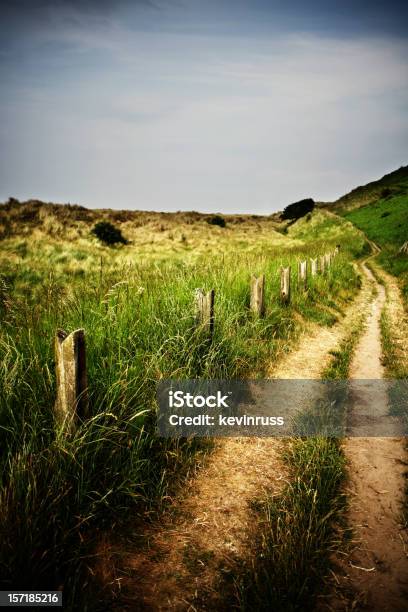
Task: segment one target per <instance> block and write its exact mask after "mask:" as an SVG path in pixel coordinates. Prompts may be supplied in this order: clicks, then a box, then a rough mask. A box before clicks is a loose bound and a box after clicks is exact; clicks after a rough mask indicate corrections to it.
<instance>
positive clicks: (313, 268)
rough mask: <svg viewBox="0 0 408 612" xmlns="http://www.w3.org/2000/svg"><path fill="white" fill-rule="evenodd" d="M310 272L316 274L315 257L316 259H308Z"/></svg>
mask: <svg viewBox="0 0 408 612" xmlns="http://www.w3.org/2000/svg"><path fill="white" fill-rule="evenodd" d="M310 273H311V275H312V276H316V274H317V257H316V259H311V260H310Z"/></svg>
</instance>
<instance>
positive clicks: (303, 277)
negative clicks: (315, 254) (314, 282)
mask: <svg viewBox="0 0 408 612" xmlns="http://www.w3.org/2000/svg"><path fill="white" fill-rule="evenodd" d="M298 281H299V285H300V286H301V287H302V289H306V286H307V262H306V260H305V261H299V263H298Z"/></svg>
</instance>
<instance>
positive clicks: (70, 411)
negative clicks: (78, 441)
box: [55, 329, 88, 430]
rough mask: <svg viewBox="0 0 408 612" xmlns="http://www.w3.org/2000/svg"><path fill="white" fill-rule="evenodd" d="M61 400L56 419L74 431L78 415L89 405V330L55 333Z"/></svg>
mask: <svg viewBox="0 0 408 612" xmlns="http://www.w3.org/2000/svg"><path fill="white" fill-rule="evenodd" d="M55 365H56V378H57V399H56V402H55V418H56V420H57V422H58V424H59V425H62V426H64V428H66V429H67V430H72V429H73V427H74V425H75V420H76V417H77V416H81V417H84V416H86V413H87V408H88V393H87V388H88V380H87V373H86V350H85V331H84V330H83V329H77V330H76V331H73V332H72V333H71V334H67V333H66V332H65V331H63V330H61V329H60V330H58V331H57V333H56V336H55Z"/></svg>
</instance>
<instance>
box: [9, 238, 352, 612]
mask: <svg viewBox="0 0 408 612" xmlns="http://www.w3.org/2000/svg"><path fill="white" fill-rule="evenodd" d="M10 244H11V243H8V244H7V245H6V246H7V248H8V249H9V250H10V248H11V247H10ZM345 244H346V249H345V251H344V253H343V254H342V255H341V256H339V258H338V259H337V260H336V262H335V263H334V265H333V267H332V269H331V270H330V272H329V273H328V274H327V275H326V276H324V277H322V276H318V277H316V278H315V279H313V280H311V281H310V288H309V290H308V291H307V292H304V291H302V290H301V289H300V288H297V286H296V281H295V282H294V287H293V300H292V304H291V305H290V306H288V307H286V306H282V305H281V304H280V302H279V298H278V287H279V267H280V265H282V264H285V265H287V264H290V265H292V269H293V271H294V272H295V270H296V266H297V261H298V259H299V258H301V257H302V258H303V257H305V256H308V257H309V256H314V255H315V254H317V253H318V252H322V248H324V247H326V246H330V247H331V248H332V247H333V244H332V243H331V242H330V241H326V243H323V242H321V243H319V242H318V241H316V242H315V243H314V244H311V245H307V244H304V245H303V246H302V247H300V246H296V247H293V248H290V249H288V250H287V251H283V250H282V249H281V250H280V251H279V252H277V251H276V250H271V253H273V255H272V254H271V253H268V252H265V251H264V252H263V253H259V252H255V253H252V254H248V253H247V252H245V253H242V254H241V255H239V254H237V253H235V254H231V255H230V256H227V257H224V256H223V257H214V258H212V259H210V258H205V257H203V258H201V259H200V260H199V261H197V262H195V263H191V264H189V265H186V264H184V263H183V262H180V261H168V262H167V263H161V264H160V265H158V264H156V263H155V262H150V263H147V264H142V263H133V264H131V265H129V264H126V265H121V266H120V265H118V258H115V259H114V260H113V261H112V262H108V261H106V262H104V261H101V263H100V265H99V266H98V265H95V257H93V256H91V258H90V260H91V261H87V262H85V263H84V261H83V259H81V258H80V260H79V261H80V262H81V265H82V264H83V267H82V268H81V270H82V272H81V274H69V275H67V274H66V273H65V272H64V269H63V268H61V267H58V265H56V262H55V259H56V258H58V257H60V256H61V251H60V249H59V252H58V249H57V250H56V251H57V252H55V251H52V252H51V253H50V257H49V259H48V260H43V261H40V260H39V259H38V257H37V256H36V257H35V258H34V256H33V258H32V259H30V255H29V254H28V255H27V254H26V255H25V256H24V258H23V260H22V261H20V263H19V265H18V266H17V265H14V264H10V261H9V260H7V262H8V263H7V266H5V271H6V274H5V276H4V278H3V283H2V288H1V295H0V298H1V299H0V302H1V317H2V318H1V332H0V386H1V389H2V393H1V395H0V448H1V449H2V451H1V455H0V470H1V487H0V534H1V547H0V576H1V586H2V587H3V588H23V587H24V588H63V589H64V593H65V602H66V605H67V606H68V607H69V606H72V607H75V606H77V605H78V601H80V600H81V601H82V603H81V605H82V607H86V606H87V605H88V604H87V603H86V601H85V602H84V600H83V597H84V593H83V592H82V585H83V583H84V581H85V580H87V578H86V576H88V566H89V565H92V561H91V557H92V555H93V554H94V552H95V541H96V539H97V531H96V529H98V530H103V529H104V528H108V526H110V525H111V524H112V522H115V523H116V524H120V522H121V521H125V520H126V519H127V518H128V516H129V513H130V512H133V513H142V512H146V511H153V510H157V509H158V508H159V507H160V503H161V502H163V500H165V499H166V496H167V494H168V492H169V489H170V488H171V487H172V486H174V483H175V481H177V480H179V479H181V478H182V477H183V470H185V469H187V467H188V465H189V464H190V463H191V462H192V461H194V454H195V452H196V451H197V449H198V448H200V447H201V445H202V444H203V443H204V444H205V442H198V441H195V440H181V441H171V440H170V441H169V440H163V439H159V438H157V437H156V435H155V432H154V428H155V409H156V402H155V384H156V382H157V380H159V379H160V378H163V377H177V378H196V377H205V378H218V379H220V378H234V377H245V376H248V375H254V374H255V375H258V376H261V375H262V374H263V373H264V372H265V370H266V367H267V366H268V364H269V363H270V362H271V360H273V359H274V358H275V356H276V354H277V351H278V350H279V348H280V347H282V345H283V344H286V343H288V342H290V341H291V339H293V338H294V337H295V336H296V334H297V333H298V332H299V329H300V328H301V326H302V321H303V320H304V319H313V320H317V321H318V322H320V323H322V324H330V323H331V322H333V317H335V316H336V314H335V312H336V309H337V310H339V309H341V305H342V304H344V303H345V302H346V301H347V300H349V299H351V297H352V295H353V293H354V292H355V290H356V287H357V285H358V280H357V278H356V276H355V273H354V271H353V268H352V266H351V265H350V263H349V257H350V254H349V252H348V251H347V242H345ZM64 248H65V250H66V251H67V252H68V253H69V252H70V249H71V251H73V252H74V250H75V247H70V246H67V245H64ZM126 252H127V253H129V251H126ZM33 260H35V264H33ZM261 272H263V273H265V274H266V279H267V284H266V303H267V309H266V316H265V317H264V318H263V319H256V318H254V317H253V316H252V314H251V313H250V312H249V309H248V305H249V294H248V287H249V277H250V274H252V273H255V274H257V273H261ZM293 277H294V278H295V274H293ZM196 287H203V288H214V289H215V291H216V323H215V330H214V337H213V341H212V343H209V342H208V339H207V338H206V337H205V336H203V334H202V333H201V332H200V330H199V329H197V328H196V326H195V322H194V310H193V292H194V289H195V288H196ZM300 315H301V316H300ZM79 327H83V328H85V330H86V334H87V363H88V378H89V398H90V416H89V418H88V419H87V420H86V421H84V422H79V423H78V427H77V429H76V431H75V432H74V433H73V434H72V435H69V436H68V435H62V433H61V432H58V431H57V430H56V429H55V425H54V419H53V404H54V401H55V392H56V390H55V375H54V356H53V338H54V335H55V331H56V329H58V328H64V329H66V330H68V331H72V330H73V329H76V328H79Z"/></svg>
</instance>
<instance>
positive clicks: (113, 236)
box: [92, 221, 127, 245]
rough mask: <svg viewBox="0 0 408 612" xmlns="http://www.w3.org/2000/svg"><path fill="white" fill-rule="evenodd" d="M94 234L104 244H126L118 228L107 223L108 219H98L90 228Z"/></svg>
mask: <svg viewBox="0 0 408 612" xmlns="http://www.w3.org/2000/svg"><path fill="white" fill-rule="evenodd" d="M92 234H94V235H95V236H96V237H97V238H99V240H100V241H101V242H103V243H104V244H108V245H112V244H119V243H120V244H127V240H126V238H125V237H124V236H123V235H122V232H121V231H120V229H118V228H117V227H115V226H114V225H112V223H109V221H99V222H98V223H97V224H96V225H95V226H94V227H93V229H92Z"/></svg>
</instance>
